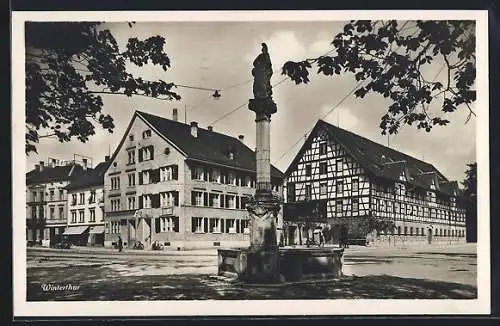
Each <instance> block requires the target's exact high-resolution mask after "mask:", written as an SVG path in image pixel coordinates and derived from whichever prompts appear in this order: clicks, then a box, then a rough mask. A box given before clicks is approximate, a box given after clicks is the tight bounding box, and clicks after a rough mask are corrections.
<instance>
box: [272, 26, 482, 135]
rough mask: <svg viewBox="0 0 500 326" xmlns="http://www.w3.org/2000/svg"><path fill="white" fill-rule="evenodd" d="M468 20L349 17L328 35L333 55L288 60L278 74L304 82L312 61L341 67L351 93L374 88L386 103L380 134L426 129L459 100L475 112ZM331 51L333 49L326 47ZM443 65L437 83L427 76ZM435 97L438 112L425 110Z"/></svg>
mask: <svg viewBox="0 0 500 326" xmlns="http://www.w3.org/2000/svg"><path fill="white" fill-rule="evenodd" d="M475 42H476V40H475V23H474V21H445V20H442V21H421V20H418V21H412V22H410V21H406V22H404V23H402V22H398V21H396V20H390V21H370V20H358V21H351V22H350V23H348V24H346V25H345V26H344V30H343V31H342V32H341V33H339V34H338V35H336V36H335V38H334V39H333V41H332V45H333V47H334V52H336V53H335V54H334V55H324V56H320V57H318V58H313V59H306V60H303V61H300V62H293V61H288V62H286V63H285V64H284V65H283V67H282V74H283V75H287V76H288V77H290V78H291V79H292V80H293V81H294V82H295V83H296V84H300V83H306V84H307V83H308V82H309V81H310V80H309V70H310V69H311V68H312V64H315V65H316V66H317V67H318V70H317V73H318V74H323V75H326V76H333V75H339V74H341V73H344V72H350V73H352V74H354V78H355V79H356V81H358V85H357V87H358V88H357V90H356V91H355V93H354V94H355V96H356V97H359V98H363V97H364V96H365V95H366V94H368V93H378V94H380V95H382V96H383V97H384V98H387V99H388V100H390V101H391V102H392V103H391V104H390V105H389V108H388V110H387V113H386V114H384V115H383V116H382V118H381V123H380V128H381V129H382V134H386V133H387V132H389V133H390V134H393V133H397V132H398V129H399V128H400V127H401V125H402V124H408V125H416V127H417V128H418V129H421V128H423V129H425V130H426V131H427V132H429V131H431V129H432V127H433V126H435V125H439V126H445V125H446V124H448V123H449V120H447V119H444V118H443V117H442V116H443V115H444V114H446V113H450V112H454V111H456V110H457V109H458V108H459V107H460V106H461V105H465V106H466V107H467V108H468V110H469V115H468V118H467V121H468V120H469V119H470V117H471V116H472V115H475V113H474V112H473V110H472V109H471V106H470V104H471V103H472V102H474V101H475V100H476V91H475V90H474V89H473V88H472V87H473V85H474V82H475V78H476V63H475ZM331 52H333V51H331ZM439 61H441V69H440V70H439V72H438V74H439V73H440V72H441V70H442V69H444V68H446V70H445V72H446V82H445V83H444V84H443V83H441V82H439V81H435V79H436V77H437V76H438V74H436V75H435V77H434V79H431V78H429V77H428V76H426V77H424V72H425V71H426V69H429V68H430V67H431V66H432V67H437V66H438V64H439ZM436 101H440V107H441V111H442V113H441V116H437V115H434V116H431V113H430V112H429V105H430V104H431V103H433V102H436Z"/></svg>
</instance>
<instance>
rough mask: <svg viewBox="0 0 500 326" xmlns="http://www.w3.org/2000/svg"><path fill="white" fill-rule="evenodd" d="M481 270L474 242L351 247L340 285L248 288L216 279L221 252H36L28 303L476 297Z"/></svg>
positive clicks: (32, 251)
mask: <svg viewBox="0 0 500 326" xmlns="http://www.w3.org/2000/svg"><path fill="white" fill-rule="evenodd" d="M476 268H477V266H476V246H475V244H466V245H456V246H442V247H421V248H411V249H394V248H391V249H383V248H366V247H351V248H348V249H346V252H345V261H344V274H345V277H343V278H341V279H339V280H329V281H316V282H301V283H288V284H279V285H249V284H243V283H240V282H236V281H232V280H230V279H227V278H224V277H218V276H216V274H217V252H216V250H215V249H214V250H196V251H162V252H153V251H134V250H125V251H123V252H121V253H119V252H117V251H116V250H110V249H104V248H72V249H66V250H63V249H59V250H58V249H41V248H29V249H28V252H27V300H28V301H50V300H70V301H82V300H84V301H92V300H199V299H237V300H241V299H360V298H362V299H413V298H415V299H445V298H452V299H472V298H476V297H477V286H476V275H477V273H476ZM68 285H71V286H68ZM58 286H59V287H58ZM65 286H66V287H65Z"/></svg>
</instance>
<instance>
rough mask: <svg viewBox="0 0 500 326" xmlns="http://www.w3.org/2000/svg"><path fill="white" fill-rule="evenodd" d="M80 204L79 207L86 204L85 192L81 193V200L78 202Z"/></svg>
mask: <svg viewBox="0 0 500 326" xmlns="http://www.w3.org/2000/svg"><path fill="white" fill-rule="evenodd" d="M78 204H79V205H83V204H85V193H84V192H81V193H80V200H79V201H78Z"/></svg>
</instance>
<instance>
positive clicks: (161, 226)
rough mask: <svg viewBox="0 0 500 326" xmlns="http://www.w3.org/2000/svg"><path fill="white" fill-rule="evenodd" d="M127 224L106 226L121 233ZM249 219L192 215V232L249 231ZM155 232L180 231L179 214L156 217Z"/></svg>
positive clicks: (124, 221)
mask: <svg viewBox="0 0 500 326" xmlns="http://www.w3.org/2000/svg"><path fill="white" fill-rule="evenodd" d="M122 225H125V226H126V225H127V220H121V221H111V222H110V223H109V226H106V228H107V230H106V232H107V233H113V234H119V233H120V231H121V226H122ZM248 226H249V221H248V220H247V219H235V218H220V217H192V218H191V232H192V233H249V228H248ZM154 230H155V233H162V232H179V217H178V216H161V217H158V218H155V228H154Z"/></svg>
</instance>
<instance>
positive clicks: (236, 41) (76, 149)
mask: <svg viewBox="0 0 500 326" xmlns="http://www.w3.org/2000/svg"><path fill="white" fill-rule="evenodd" d="M343 25H344V22H340V21H332V22H328V21H318V22H314V21H312V22H283V21H282V22H171V23H168V22H161V23H153V22H151V23H149V22H138V23H136V24H135V25H134V26H133V27H132V28H130V27H129V26H128V24H126V23H108V24H105V25H104V27H106V28H108V29H110V30H111V32H112V33H113V35H114V36H115V38H116V39H117V41H118V43H119V44H120V45H124V44H126V41H127V39H128V38H130V37H138V38H139V39H144V38H146V37H149V36H152V35H162V36H164V37H165V39H166V41H167V44H166V45H165V51H166V53H167V54H168V55H169V57H170V60H171V68H170V69H168V70H167V71H166V72H164V71H163V70H162V69H161V68H160V67H154V66H148V67H141V68H134V69H133V70H132V71H133V72H134V73H136V74H138V75H140V76H143V77H144V78H148V79H150V80H157V79H162V80H164V81H166V82H174V83H176V84H180V85H189V86H195V87H204V88H213V89H220V90H222V91H221V94H222V96H221V97H220V98H219V99H217V100H215V99H213V98H212V97H211V94H212V93H211V92H209V91H202V90H192V89H186V88H177V89H176V91H177V92H178V93H179V95H181V97H182V99H181V100H180V101H162V100H157V99H150V98H146V97H141V96H136V97H126V96H121V95H104V96H103V102H104V107H103V111H104V112H105V113H108V114H110V115H111V116H112V117H113V118H114V120H115V130H114V132H113V133H112V134H110V133H108V132H107V131H104V130H101V129H99V128H97V129H96V131H97V132H96V134H95V135H94V136H92V137H91V138H90V140H89V141H88V142H87V143H80V142H79V141H77V140H75V141H73V142H71V143H59V142H58V141H57V140H55V139H41V140H40V143H39V145H38V153H40V154H39V155H36V154H31V155H30V156H29V157H27V158H26V160H27V161H26V168H27V170H30V169H31V168H33V166H34V164H36V163H37V162H38V161H40V160H44V161H47V159H48V157H53V158H57V159H61V160H70V159H72V158H73V154H80V155H86V156H90V157H92V160H93V165H94V166H95V165H97V164H98V163H99V162H101V161H103V160H104V156H105V155H108V152H111V154H112V153H113V151H114V150H115V149H116V147H117V145H118V143H119V142H120V139H121V138H122V137H123V133H124V132H125V129H126V127H127V125H128V123H129V122H130V119H131V117H132V115H133V113H134V111H135V110H141V111H145V112H149V113H151V114H156V115H160V116H164V117H166V118H171V117H172V109H173V108H177V109H178V110H179V119H180V120H181V121H184V118H185V116H186V117H187V123H190V122H191V121H196V122H198V124H199V126H200V127H202V128H206V127H207V126H209V125H212V126H213V128H214V130H215V131H218V132H221V133H225V134H228V135H231V136H234V137H237V136H238V135H240V134H242V135H244V136H245V140H244V141H245V143H246V144H247V145H248V146H249V147H250V148H254V147H255V123H254V113H253V112H251V111H250V110H249V109H248V108H247V105H246V104H247V103H248V99H250V98H252V76H251V69H252V61H253V60H254V59H255V57H256V56H257V55H258V54H259V53H260V48H261V47H260V44H261V43H262V42H265V43H266V44H267V45H268V48H269V53H270V57H271V61H272V64H273V69H274V70H275V73H274V75H273V77H272V80H271V82H272V84H273V85H274V84H277V83H279V84H278V85H276V86H275V87H274V88H273V98H274V101H275V102H276V104H277V107H278V111H277V113H276V114H274V115H273V116H272V121H271V162H272V163H273V164H274V165H275V166H276V167H278V168H279V169H280V170H282V171H285V170H286V169H287V167H288V165H289V163H290V162H291V161H292V160H293V158H294V157H295V155H296V154H297V151H298V150H299V149H300V147H301V145H302V143H303V141H304V139H305V137H304V136H305V135H306V134H307V132H308V131H310V130H311V129H312V127H313V126H314V124H315V123H316V121H317V120H318V119H319V118H323V119H324V120H325V121H327V122H329V123H332V124H334V125H338V126H340V127H341V128H344V129H347V130H349V131H352V132H354V133H356V134H359V135H361V136H364V137H367V138H369V139H371V140H373V141H376V142H379V143H382V144H384V145H387V144H388V143H389V146H390V147H392V148H394V149H396V150H399V151H402V152H404V153H406V154H409V155H412V156H414V157H416V158H419V159H423V160H425V161H427V162H429V163H432V164H433V165H434V166H435V167H436V168H437V169H438V170H440V171H441V172H442V173H443V174H444V175H445V176H446V177H447V178H449V179H450V180H463V179H464V177H465V174H464V172H465V170H466V164H467V163H471V162H474V161H475V159H476V158H475V157H476V146H475V142H476V121H475V118H472V119H471V120H470V121H469V122H468V123H467V124H465V123H464V122H465V120H466V118H467V114H468V111H467V109H466V108H461V109H459V110H458V111H457V112H454V113H453V114H450V115H447V118H448V120H450V121H451V123H450V124H449V125H448V126H446V127H435V128H433V130H432V131H431V132H430V133H426V132H425V131H421V130H417V129H416V128H415V127H410V126H405V127H403V128H402V129H401V130H400V131H399V133H398V134H397V135H394V136H390V137H389V138H388V137H387V136H382V135H381V130H380V128H379V123H380V117H381V116H382V115H383V114H384V113H385V112H386V110H387V107H388V105H389V104H390V103H389V102H387V101H386V100H385V99H384V98H383V97H381V96H380V95H378V94H368V95H367V96H365V98H363V99H357V98H355V97H354V95H351V96H348V97H347V98H346V99H345V101H343V102H342V103H341V104H340V105H338V103H339V102H340V101H341V100H342V99H343V98H344V97H345V96H346V94H348V93H349V92H351V91H352V90H353V88H354V86H355V85H356V81H355V79H354V77H353V75H352V74H345V75H334V76H322V75H317V74H316V71H315V69H313V70H312V71H311V75H310V79H311V82H310V83H309V84H307V85H302V84H301V85H295V83H294V82H292V81H290V80H288V79H287V80H285V81H282V80H283V79H284V78H285V77H284V76H283V75H281V73H280V70H281V69H280V68H281V67H282V65H283V64H284V63H285V62H286V61H288V60H303V59H305V58H313V57H317V56H319V55H322V54H325V53H327V52H328V51H329V50H331V49H333V47H332V46H331V45H330V42H331V41H332V39H333V37H334V36H335V35H336V34H337V33H339V32H340V31H341V30H342V27H343ZM425 73H427V74H428V76H430V78H429V79H431V78H432V77H434V76H436V74H438V73H439V75H437V76H436V80H441V79H442V78H445V76H444V72H441V73H440V69H439V67H438V66H435V67H433V68H432V69H429V70H428V71H426V72H425ZM235 85H237V86H235ZM242 105H243V106H242ZM239 106H242V107H241V108H240V109H239V110H236V111H235V112H234V113H231V114H229V115H227V116H226V117H224V118H223V119H219V118H221V117H223V116H224V115H225V114H227V113H228V112H230V111H232V110H234V109H235V108H237V107H239ZM333 108H334V110H333V111H331V110H332V109H333ZM433 110H438V109H437V108H435V107H434V108H433ZM330 111H331V112H330ZM329 112H330V114H328V113H329ZM477 113H478V114H480V112H477ZM327 114H328V115H327ZM294 145H295V146H294Z"/></svg>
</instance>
